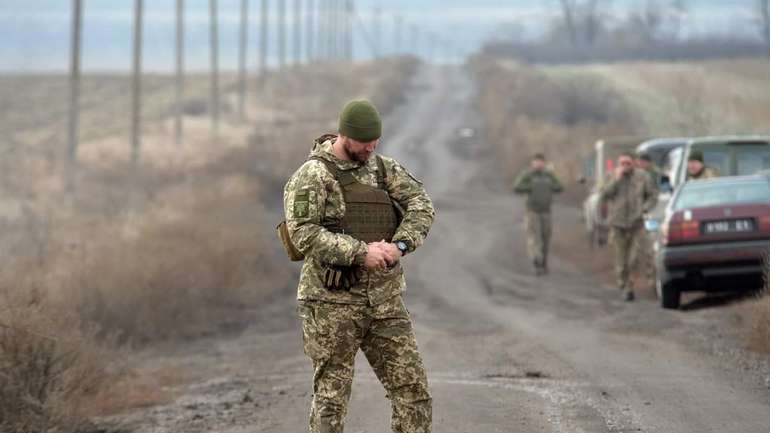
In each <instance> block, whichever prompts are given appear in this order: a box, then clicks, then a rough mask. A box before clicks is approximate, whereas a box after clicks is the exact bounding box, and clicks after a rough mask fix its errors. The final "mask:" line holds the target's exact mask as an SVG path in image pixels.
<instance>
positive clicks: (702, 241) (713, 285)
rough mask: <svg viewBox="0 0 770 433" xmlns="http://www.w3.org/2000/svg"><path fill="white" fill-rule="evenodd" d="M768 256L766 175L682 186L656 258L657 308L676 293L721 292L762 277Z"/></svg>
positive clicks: (769, 182)
mask: <svg viewBox="0 0 770 433" xmlns="http://www.w3.org/2000/svg"><path fill="white" fill-rule="evenodd" d="M768 253H770V176H767V175H756V176H741V177H722V178H716V179H709V180H700V181H691V182H687V183H686V184H684V185H682V187H681V188H679V190H678V191H677V192H676V193H675V195H674V197H673V198H672V199H671V202H670V203H669V207H668V209H667V212H666V218H665V221H664V223H663V225H662V227H661V245H660V246H659V248H658V252H657V255H656V266H657V271H658V279H657V291H658V298H659V299H660V303H661V305H662V306H663V308H679V299H680V295H681V292H683V291H689V290H704V291H706V290H708V291H721V290H725V289H728V288H730V286H731V285H733V286H734V285H735V284H733V283H735V282H736V281H738V280H740V279H742V278H743V277H754V278H756V277H760V278H761V276H762V275H763V272H764V270H765V269H764V266H765V260H766V257H767V254H768Z"/></svg>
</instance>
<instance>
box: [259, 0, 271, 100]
mask: <svg viewBox="0 0 770 433" xmlns="http://www.w3.org/2000/svg"><path fill="white" fill-rule="evenodd" d="M268 2H269V0H262V8H261V9H262V10H261V14H260V23H259V87H260V89H261V88H262V87H264V85H265V79H266V78H267V46H268V45H267V38H268V35H269V34H270V33H269V32H268V26H269V21H268V16H267V15H268V13H269V9H270V8H269V3H268Z"/></svg>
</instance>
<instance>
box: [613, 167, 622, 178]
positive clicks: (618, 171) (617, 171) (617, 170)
mask: <svg viewBox="0 0 770 433" xmlns="http://www.w3.org/2000/svg"><path fill="white" fill-rule="evenodd" d="M612 177H614V178H615V180H620V179H621V178H622V177H623V167H622V166H617V167H615V171H613V172H612Z"/></svg>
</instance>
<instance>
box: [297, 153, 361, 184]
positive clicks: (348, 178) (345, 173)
mask: <svg viewBox="0 0 770 433" xmlns="http://www.w3.org/2000/svg"><path fill="white" fill-rule="evenodd" d="M308 160H309V161H321V162H322V163H323V165H324V166H326V169H327V170H329V173H330V174H331V175H332V177H334V179H335V180H336V181H337V182H339V183H340V186H343V187H344V186H348V185H352V184H354V183H358V181H357V180H356V178H355V177H353V173H351V171H350V170H340V168H339V167H337V164H335V163H333V162H331V161H329V160H328V159H324V158H321V157H320V156H311V157H310V158H308Z"/></svg>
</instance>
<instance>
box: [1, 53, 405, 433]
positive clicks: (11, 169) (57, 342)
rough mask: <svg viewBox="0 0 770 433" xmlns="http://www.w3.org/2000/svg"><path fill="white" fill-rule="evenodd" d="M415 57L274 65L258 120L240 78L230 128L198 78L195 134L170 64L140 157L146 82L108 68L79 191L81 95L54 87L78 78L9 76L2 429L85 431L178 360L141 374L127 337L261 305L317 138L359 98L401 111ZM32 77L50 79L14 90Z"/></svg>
mask: <svg viewBox="0 0 770 433" xmlns="http://www.w3.org/2000/svg"><path fill="white" fill-rule="evenodd" d="M415 67H416V61H415V60H413V59H387V60H383V61H378V62H376V63H367V64H357V65H316V66H312V67H304V68H297V69H293V70H291V71H288V72H286V73H284V74H280V75H279V74H275V75H271V76H269V77H267V78H266V80H265V82H264V83H263V87H259V88H257V86H256V85H255V86H253V87H254V88H253V89H252V91H251V93H250V95H249V97H250V98H249V100H250V105H249V107H248V115H247V119H246V121H244V122H242V121H239V120H237V119H236V118H235V115H234V114H233V113H232V107H233V106H234V103H233V101H234V100H235V95H234V93H233V88H234V86H232V85H231V83H230V82H229V81H228V80H225V82H226V85H225V86H224V88H225V89H226V94H225V95H224V97H223V98H222V100H223V105H222V107H221V109H222V113H223V114H222V123H221V125H220V134H219V136H218V138H217V139H216V140H214V139H213V137H212V136H211V135H210V130H209V126H210V123H209V119H208V117H207V116H206V113H207V112H208V111H209V109H210V107H208V106H207V103H206V100H205V99H203V98H202V97H201V95H200V94H201V93H202V92H201V86H202V84H201V82H200V80H192V81H191V84H190V89H189V93H188V94H187V96H188V98H187V100H186V102H185V106H186V107H198V108H200V109H199V110H198V109H195V110H192V111H190V110H188V111H189V112H188V113H187V114H186V115H185V118H184V124H185V137H184V142H183V143H182V144H181V145H177V144H176V143H175V140H174V127H173V119H172V118H171V117H170V116H171V113H173V109H172V108H173V100H172V99H171V98H170V96H169V86H168V81H169V80H166V79H161V78H154V79H152V80H150V86H148V89H155V90H156V92H152V91H150V90H148V91H147V92H146V94H145V100H146V101H147V106H149V107H152V108H148V111H147V113H146V118H145V123H144V131H143V132H144V134H143V140H142V149H141V159H140V164H139V166H138V167H137V168H134V167H132V166H131V164H130V146H129V140H128V136H127V135H126V134H119V135H118V134H116V131H120V132H124V131H125V129H124V128H123V122H124V121H125V120H126V119H127V115H126V110H125V107H124V105H125V102H126V101H127V100H129V95H128V94H127V93H126V92H125V89H123V88H122V87H121V86H122V84H120V85H118V84H115V83H120V80H118V79H115V80H112V79H108V78H98V79H97V78H86V81H87V82H89V81H91V82H93V83H97V84H99V85H98V86H97V85H94V86H89V85H86V86H85V87H84V88H85V92H86V94H85V95H84V102H85V103H84V109H83V112H82V122H83V125H84V126H83V137H84V140H83V143H82V144H81V146H80V149H79V167H78V169H79V171H78V176H77V182H76V185H77V191H76V193H75V194H72V195H69V194H67V193H65V189H64V183H63V179H64V169H65V163H64V162H65V159H64V152H63V150H62V149H65V148H66V140H65V137H66V134H64V133H63V131H64V128H63V125H64V124H65V123H66V122H64V121H63V120H62V117H63V116H64V115H65V114H66V112H64V111H63V110H62V107H59V106H58V105H57V103H53V104H49V99H50V98H52V94H55V93H56V92H53V91H49V92H45V91H42V90H40V89H44V88H51V89H61V88H62V83H63V81H64V80H62V79H60V78H55V77H54V78H52V77H38V78H37V80H38V81H35V79H33V78H29V77H23V78H19V77H11V78H6V79H4V80H0V88H2V89H4V90H2V92H3V93H5V94H7V95H8V97H7V98H6V101H7V104H6V105H5V106H4V112H3V113H2V116H0V121H1V122H2V123H3V124H5V125H6V126H7V127H8V128H9V129H10V130H14V131H16V132H15V134H14V140H13V141H12V142H11V144H8V145H6V148H4V149H3V150H4V151H5V154H6V155H8V156H9V157H8V158H4V162H5V169H4V171H3V179H2V182H3V185H2V186H3V191H4V195H3V197H2V202H0V211H1V212H0V216H1V217H2V218H0V224H2V233H1V234H0V237H2V245H3V254H4V257H6V266H5V267H4V269H3V270H2V272H1V273H0V277H1V278H0V388H2V389H3V394H2V396H0V397H2V398H0V430H2V431H19V429H21V430H23V431H38V430H39V429H38V427H39V426H40V425H44V424H45V423H48V424H45V425H48V426H51V427H53V426H56V427H57V428H58V429H59V430H57V431H63V432H66V431H78V430H82V421H83V419H84V415H85V416H88V415H93V414H99V413H105V412H110V411H115V410H121V409H124V408H126V407H127V406H129V407H130V406H136V405H143V404H151V403H153V402H155V401H158V400H162V399H163V398H165V397H164V396H163V395H162V394H163V393H162V392H159V391H158V390H159V389H160V388H161V383H160V382H162V381H165V380H166V377H167V376H168V374H167V372H166V373H159V376H158V378H157V380H158V381H159V382H158V383H145V382H146V381H141V382H140V381H136V380H133V379H131V375H130V366H126V365H123V366H122V367H123V368H119V369H116V367H115V362H114V361H115V360H116V357H115V356H114V353H115V352H114V351H116V350H117V351H120V350H123V349H124V348H125V347H128V346H127V344H131V345H132V347H135V345H136V344H146V343H151V342H157V341H164V340H179V339H182V340H184V339H189V338H196V337H200V336H203V335H211V334H214V333H218V332H223V331H230V330H234V329H239V328H240V327H241V323H242V320H243V317H244V314H240V313H239V312H248V313H249V314H257V312H256V310H255V309H254V308H255V307H256V306H258V305H259V303H260V301H261V300H263V299H264V298H265V297H266V296H270V294H271V293H273V292H275V291H276V290H278V289H282V288H284V287H285V284H286V281H287V280H288V279H289V278H288V275H289V273H290V272H292V271H291V270H290V268H289V267H288V266H287V265H286V262H285V260H283V258H282V257H280V254H281V252H280V251H279V250H278V246H277V243H276V242H275V240H274V234H273V233H272V232H269V231H264V230H261V228H262V227H267V226H270V222H271V221H272V220H273V219H276V218H277V208H278V206H279V204H280V195H279V194H278V195H277V194H276V191H277V190H279V189H277V188H279V187H280V185H281V184H282V183H283V182H284V181H285V179H286V178H287V177H288V175H289V174H290V173H291V171H292V170H293V169H295V168H296V166H298V165H299V164H300V163H301V161H302V160H303V159H304V158H305V156H306V155H307V152H308V150H309V146H310V143H311V140H312V139H313V138H314V137H316V136H318V135H320V134H321V133H325V132H333V131H334V130H335V127H336V125H335V119H336V116H337V111H338V110H339V107H340V106H341V105H342V104H343V103H344V101H346V100H349V99H352V98H355V97H368V98H371V99H373V100H374V101H375V103H376V104H378V106H379V107H380V108H381V110H382V111H383V112H388V111H389V110H390V109H392V108H393V107H394V106H395V105H397V104H398V102H399V98H401V97H402V95H401V92H402V89H403V88H404V85H403V84H404V83H405V82H406V81H407V80H408V78H409V77H410V76H411V75H412V73H413V72H414V70H415ZM110 83H112V84H110ZM155 84H158V85H157V86H155ZM19 85H25V86H28V87H29V88H30V89H38V91H36V92H13V91H12V90H11V88H14V87H18V86H19ZM99 95H112V96H111V97H109V98H102V97H100V96H99ZM33 106H39V107H43V108H41V110H39V111H36V112H35V113H31V112H30V116H33V117H35V119H36V120H35V121H34V122H32V123H34V127H33V126H32V124H31V123H30V119H28V118H27V116H24V115H23V113H24V112H25V111H26V110H28V109H29V107H33ZM118 116H120V117H118ZM15 122H18V127H15V128H14V127H13V125H14V124H15ZM41 124H42V125H47V126H46V127H45V128H42V129H41V128H40V125H41ZM13 143H17V144H18V143H25V146H21V145H13ZM9 354H15V355H14V356H10V355H9ZM117 358H121V356H118V357H117ZM46 365H49V366H52V368H43V367H44V366H46ZM85 367H87V368H85ZM9 372H10V373H12V374H7V373H9ZM134 379H135V378H134ZM33 390H34V392H33ZM94 397H96V398H94ZM11 415H13V416H11ZM65 415H66V416H65ZM41 423H43V424H41Z"/></svg>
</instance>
